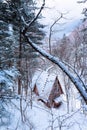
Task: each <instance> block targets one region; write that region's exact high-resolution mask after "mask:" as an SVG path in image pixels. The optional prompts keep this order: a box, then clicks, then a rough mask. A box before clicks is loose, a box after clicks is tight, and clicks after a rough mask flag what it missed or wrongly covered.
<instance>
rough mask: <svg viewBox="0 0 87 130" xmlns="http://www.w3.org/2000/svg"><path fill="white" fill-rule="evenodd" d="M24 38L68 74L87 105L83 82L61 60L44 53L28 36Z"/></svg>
mask: <svg viewBox="0 0 87 130" xmlns="http://www.w3.org/2000/svg"><path fill="white" fill-rule="evenodd" d="M24 37H25V38H26V40H27V42H28V44H29V45H31V46H32V47H33V49H35V50H36V51H37V52H39V53H40V54H41V55H42V56H44V57H45V58H47V59H49V60H50V61H52V62H53V63H55V64H56V65H58V67H59V68H60V69H61V70H62V71H63V72H64V73H66V75H67V76H68V77H69V78H70V80H71V81H72V83H73V84H74V85H75V86H76V88H77V89H78V91H79V93H80V94H81V96H82V97H83V99H84V101H85V102H86V103H87V93H86V91H85V89H84V88H85V86H84V85H83V84H82V81H81V80H80V79H78V77H75V75H74V74H72V72H70V71H69V70H68V69H67V67H66V66H65V64H64V63H62V62H61V61H60V59H59V58H56V57H54V56H52V55H50V54H49V53H47V52H46V51H44V50H43V49H41V48H40V47H38V46H37V45H36V44H35V43H33V42H32V41H31V40H30V39H29V38H28V36H27V35H24Z"/></svg>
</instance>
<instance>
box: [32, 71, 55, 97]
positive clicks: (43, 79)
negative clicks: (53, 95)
mask: <svg viewBox="0 0 87 130" xmlns="http://www.w3.org/2000/svg"><path fill="white" fill-rule="evenodd" d="M37 77H38V78H37V79H36V80H35V79H33V82H34V84H36V86H37V89H38V92H39V95H40V97H42V98H44V99H48V97H49V94H50V92H51V90H52V87H53V84H54V81H55V79H56V75H55V74H49V73H48V72H47V71H43V72H42V73H40V75H39V76H37Z"/></svg>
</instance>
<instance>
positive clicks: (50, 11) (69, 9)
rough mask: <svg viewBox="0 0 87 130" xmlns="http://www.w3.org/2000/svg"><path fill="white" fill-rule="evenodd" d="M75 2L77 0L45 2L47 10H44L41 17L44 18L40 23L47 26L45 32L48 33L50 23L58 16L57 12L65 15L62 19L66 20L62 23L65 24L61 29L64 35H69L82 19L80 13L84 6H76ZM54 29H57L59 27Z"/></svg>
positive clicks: (51, 0)
mask: <svg viewBox="0 0 87 130" xmlns="http://www.w3.org/2000/svg"><path fill="white" fill-rule="evenodd" d="M77 1H79V0H46V3H45V7H48V8H45V9H44V10H43V12H42V14H43V16H44V17H45V18H44V19H43V20H42V23H43V24H46V25H48V27H47V28H48V29H47V30H48V31H49V28H50V26H51V25H52V23H53V22H54V21H55V20H56V19H57V18H58V17H59V16H60V14H59V12H62V13H66V15H64V17H66V18H67V19H66V20H64V21H63V22H64V23H66V24H65V25H64V27H63V28H64V30H65V33H69V31H72V29H73V28H75V26H77V25H78V23H79V22H80V19H82V18H83V15H82V14H81V12H82V10H83V8H84V7H85V6H86V5H85V4H78V3H77ZM40 2H41V0H39V3H40ZM40 4H41V3H40ZM60 22H61V21H60ZM56 28H58V29H59V27H56ZM70 28H71V29H70ZM59 30H60V29H59ZM61 33H64V31H63V32H61Z"/></svg>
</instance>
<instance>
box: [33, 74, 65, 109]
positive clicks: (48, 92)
mask: <svg viewBox="0 0 87 130" xmlns="http://www.w3.org/2000/svg"><path fill="white" fill-rule="evenodd" d="M33 92H34V93H35V94H36V95H37V96H38V101H41V102H43V103H44V104H45V105H46V106H47V107H49V108H51V107H59V106H60V105H61V103H62V101H61V100H60V95H61V94H63V90H62V87H61V84H60V82H59V80H58V77H57V76H56V75H54V74H52V75H49V74H48V73H46V72H43V73H42V74H41V75H40V76H39V78H38V80H37V81H36V82H35V84H34V87H33Z"/></svg>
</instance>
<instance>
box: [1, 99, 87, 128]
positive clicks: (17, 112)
mask: <svg viewBox="0 0 87 130" xmlns="http://www.w3.org/2000/svg"><path fill="white" fill-rule="evenodd" d="M22 106H23V107H22V108H20V101H19V99H17V100H13V101H12V102H10V105H9V106H7V110H8V111H9V113H10V117H9V120H10V122H9V123H8V124H7V125H5V124H4V122H5V121H6V119H5V118H4V119H3V125H2V126H1V128H0V130H87V116H86V115H84V114H83V113H82V111H81V109H79V110H75V111H74V112H71V113H69V114H67V113H66V103H64V102H63V104H62V105H61V107H60V108H59V109H53V108H52V109H49V108H47V107H46V106H45V105H44V104H43V103H41V102H38V101H37V100H36V99H34V101H33V106H32V109H31V107H30V103H29V101H28V100H27V101H22ZM21 112H22V113H21ZM59 127H60V129H59Z"/></svg>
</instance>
